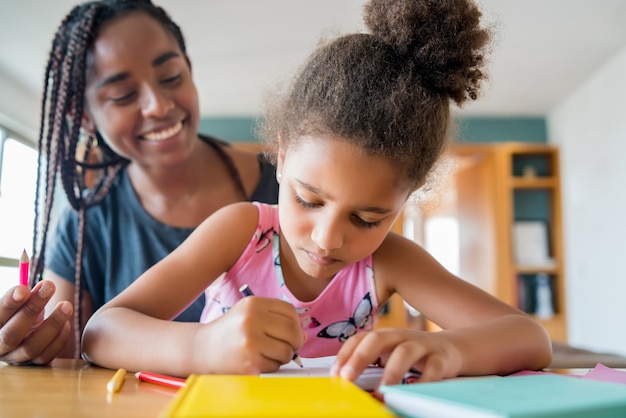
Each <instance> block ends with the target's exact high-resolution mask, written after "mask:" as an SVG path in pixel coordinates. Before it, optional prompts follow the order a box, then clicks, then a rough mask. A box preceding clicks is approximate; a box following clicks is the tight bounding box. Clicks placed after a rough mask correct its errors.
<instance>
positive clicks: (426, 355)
mask: <svg viewBox="0 0 626 418" xmlns="http://www.w3.org/2000/svg"><path fill="white" fill-rule="evenodd" d="M370 364H378V365H380V366H384V367H385V371H384V372H383V377H382V379H381V381H380V385H393V384H399V383H401V382H402V379H403V378H404V375H405V374H406V373H407V372H409V371H419V372H420V373H421V377H420V378H419V382H432V381H437V380H441V379H443V378H450V377H454V376H457V375H458V374H459V372H460V370H461V367H462V357H461V353H460V351H459V349H458V348H457V347H456V346H455V345H454V344H453V343H452V342H451V341H450V340H449V339H448V338H446V337H445V333H441V332H426V331H416V330H410V329H399V328H386V329H380V330H376V331H371V332H363V333H359V334H356V335H354V336H352V337H350V338H349V339H348V340H347V341H346V342H345V343H344V345H343V346H342V347H341V350H339V353H338V354H337V360H336V361H335V364H334V365H333V367H332V369H331V375H335V376H337V375H339V376H341V377H344V378H346V379H349V380H355V379H356V378H357V377H359V375H360V374H361V373H362V372H363V370H364V369H365V368H366V367H367V366H368V365H370Z"/></svg>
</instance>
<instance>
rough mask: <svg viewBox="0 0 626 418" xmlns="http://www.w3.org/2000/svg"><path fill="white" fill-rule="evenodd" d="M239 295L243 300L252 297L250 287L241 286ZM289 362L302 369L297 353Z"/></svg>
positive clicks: (252, 293)
mask: <svg viewBox="0 0 626 418" xmlns="http://www.w3.org/2000/svg"><path fill="white" fill-rule="evenodd" d="M239 293H241V296H243V297H244V298H246V297H248V296H254V292H253V291H252V289H250V286H248V285H247V284H244V285H243V286H241V287H240V288H239ZM291 360H292V361H293V362H294V363H296V364H297V365H298V366H300V367H304V366H303V365H302V360H300V356H299V355H298V353H294V354H293V357H292V358H291Z"/></svg>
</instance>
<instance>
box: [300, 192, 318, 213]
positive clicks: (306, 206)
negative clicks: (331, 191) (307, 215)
mask: <svg viewBox="0 0 626 418" xmlns="http://www.w3.org/2000/svg"><path fill="white" fill-rule="evenodd" d="M294 196H295V199H296V202H298V203H299V204H300V205H301V206H302V207H304V208H307V209H311V208H316V207H318V206H319V205H317V204H315V203H309V202H307V201H306V200H303V199H302V198H301V197H300V196H298V195H297V194H294Z"/></svg>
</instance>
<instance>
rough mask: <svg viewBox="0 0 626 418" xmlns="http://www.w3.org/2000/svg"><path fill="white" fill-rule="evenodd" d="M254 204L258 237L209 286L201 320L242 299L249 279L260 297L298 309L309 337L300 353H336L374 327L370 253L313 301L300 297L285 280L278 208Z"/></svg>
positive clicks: (249, 284)
mask: <svg viewBox="0 0 626 418" xmlns="http://www.w3.org/2000/svg"><path fill="white" fill-rule="evenodd" d="M254 204H255V205H256V206H257V207H258V208H259V223H258V225H257V228H256V231H255V233H254V236H253V237H252V239H251V240H250V243H249V244H248V246H247V247H246V249H245V251H244V253H243V254H242V255H241V257H240V258H239V260H238V261H237V262H236V263H235V265H234V266H233V267H232V268H231V269H230V270H229V271H227V272H226V273H225V274H223V275H222V276H221V277H220V278H219V279H217V280H216V281H215V282H214V283H212V284H211V285H210V286H209V287H208V288H207V289H206V291H205V294H206V305H205V307H204V310H203V312H202V316H201V318H200V322H202V323H207V322H210V321H212V320H214V319H216V318H218V317H219V316H221V315H223V314H224V312H226V311H227V310H228V309H230V307H231V306H233V305H234V304H235V303H237V301H239V300H240V299H241V298H242V296H241V294H240V293H239V289H240V288H241V286H243V285H244V284H247V285H248V286H249V287H250V289H251V290H252V291H253V292H254V294H255V295H256V296H265V297H275V298H279V299H282V300H285V301H287V302H290V303H291V304H292V305H293V306H294V307H295V308H296V311H297V312H298V315H299V316H300V325H301V326H302V329H303V330H304V331H305V332H306V334H307V337H308V338H307V340H306V342H305V344H304V346H303V347H302V348H301V349H300V350H299V352H298V353H299V355H300V356H301V357H322V356H330V355H336V354H337V352H338V351H339V349H340V348H341V344H342V343H343V342H344V341H345V340H346V339H348V338H349V337H351V336H352V335H354V334H356V333H357V332H360V331H366V330H371V329H372V328H373V326H374V323H375V321H376V312H377V310H378V301H377V299H376V291H375V287H374V276H373V269H372V256H371V255H370V256H368V257H366V258H364V259H363V260H361V261H359V262H357V263H354V264H352V265H350V266H348V267H345V268H344V269H342V270H340V271H339V272H338V273H337V274H336V276H335V277H334V278H333V280H332V281H331V282H330V284H329V285H328V286H327V287H326V288H325V289H324V290H323V291H322V293H321V294H320V295H319V296H318V297H317V298H316V299H315V300H313V301H310V302H301V301H300V300H298V299H296V297H295V296H293V294H292V293H291V292H290V291H289V289H288V288H287V286H285V281H284V280H283V275H282V269H281V267H280V257H279V251H278V249H279V248H278V245H279V239H278V235H279V233H280V228H279V225H278V208H277V207H276V206H273V205H267V204H263V203H257V202H254Z"/></svg>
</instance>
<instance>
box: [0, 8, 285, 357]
mask: <svg viewBox="0 0 626 418" xmlns="http://www.w3.org/2000/svg"><path fill="white" fill-rule="evenodd" d="M45 80H46V86H45V95H44V97H43V102H42V109H44V112H42V115H43V116H42V120H41V127H42V128H41V134H40V138H39V149H40V150H42V158H41V159H40V163H41V164H42V167H40V170H39V173H40V174H44V173H45V175H46V178H45V179H41V181H40V182H39V185H43V190H38V193H37V196H38V201H37V209H38V212H37V217H36V220H35V240H34V241H35V242H34V247H35V249H36V251H35V255H34V262H33V263H32V264H33V272H32V273H33V274H32V275H33V277H34V280H35V281H38V280H39V279H41V278H45V279H46V280H49V281H51V282H53V284H54V285H55V286H56V293H54V295H53V296H52V297H51V298H50V301H49V302H48V303H47V305H46V316H48V315H51V314H52V313H53V312H55V309H60V308H55V307H56V306H57V304H58V303H59V302H61V301H72V302H73V304H74V318H73V321H71V324H70V327H71V329H72V332H73V334H74V337H73V338H71V337H70V338H67V337H66V339H67V345H65V347H64V349H63V350H62V351H61V353H60V355H61V356H64V357H69V356H77V354H78V344H77V341H79V336H80V331H81V329H82V327H83V325H84V323H85V322H86V321H87V319H89V317H90V316H91V314H92V313H93V312H94V310H95V309H97V308H99V307H100V306H101V305H102V304H104V303H105V302H107V301H108V300H110V299H111V298H112V297H114V296H115V295H116V294H117V293H119V292H120V291H122V290H123V289H124V288H126V287H127V286H128V285H129V284H131V283H132V282H133V281H134V279H135V278H137V277H138V276H139V275H140V274H141V273H143V272H144V271H145V270H146V269H147V268H149V267H150V266H151V265H153V264H155V263H156V262H157V261H159V260H160V259H161V258H163V257H164V256H165V255H167V254H168V253H169V252H171V251H172V250H173V249H174V248H176V247H177V246H178V244H180V243H181V242H182V241H183V240H184V239H185V238H186V237H187V236H188V235H189V234H190V233H191V232H192V231H193V230H194V228H195V227H196V226H198V225H199V224H200V222H201V221H202V220H204V219H205V218H206V217H207V216H209V215H210V214H212V213H213V212H214V211H216V210H217V209H219V208H221V207H223V206H225V205H227V204H230V203H233V202H237V201H242V200H258V201H263V202H267V203H274V202H276V200H277V189H278V186H277V184H276V180H275V169H274V167H273V166H272V165H271V164H269V163H268V162H267V161H265V160H264V159H262V158H261V157H260V156H258V155H256V154H254V153H249V152H244V151H240V150H236V149H234V148H231V147H229V146H228V145H227V144H225V143H223V142H221V141H218V140H215V139H213V138H209V137H205V136H201V135H199V134H198V133H197V128H198V124H199V119H200V112H199V102H198V95H197V91H196V87H195V85H194V82H193V80H192V73H191V62H190V59H189V57H188V56H187V53H186V48H185V41H184V38H183V35H182V33H181V31H180V29H179V27H178V26H177V25H176V24H175V23H174V22H173V21H172V20H171V19H170V17H169V16H168V15H167V13H166V12H165V11H164V10H163V9H161V8H160V7H157V6H155V5H153V4H152V3H151V2H150V1H149V0H135V1H121V0H101V1H90V2H86V3H83V4H80V5H78V6H76V7H74V8H73V9H72V11H70V13H69V14H68V15H67V16H66V18H65V19H64V20H63V22H62V23H61V25H60V27H59V29H58V31H57V33H56V35H55V38H54V41H53V44H52V49H51V51H50V56H49V60H48V65H47V70H46V77H45ZM94 174H95V175H94ZM57 178H59V179H60V180H61V184H62V185H63V189H64V190H65V194H66V196H67V198H68V201H69V203H70V206H71V207H67V208H64V209H63V210H62V211H61V213H60V215H59V219H58V221H57V222H56V228H55V229H54V230H53V231H52V234H50V235H49V234H48V232H49V231H50V227H51V226H52V225H53V222H51V218H52V217H53V215H54V213H55V211H54V210H53V203H54V198H55V190H54V186H55V184H56V179H57ZM91 184H95V186H93V187H90V185H91ZM182 279H184V278H181V280H182ZM203 305H204V299H203V298H201V299H199V300H197V301H196V302H195V303H193V304H192V305H191V306H189V307H188V308H187V309H186V310H184V311H183V312H181V313H180V315H179V316H178V317H177V319H178V320H182V321H197V320H198V319H199V317H200V314H201V311H202V307H203ZM61 306H63V305H61ZM62 319H63V318H60V320H62ZM62 329H63V328H62ZM3 332H7V333H10V331H6V330H4V329H3ZM5 357H6V354H5ZM48 357H49V356H47V357H45V358H42V359H39V358H37V359H34V361H35V362H36V363H44V362H45V361H44V360H46V359H48ZM18 360H20V361H28V360H33V359H32V358H25V357H23V356H22V357H20V358H19V359H18ZM14 361H15V360H14Z"/></svg>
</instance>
